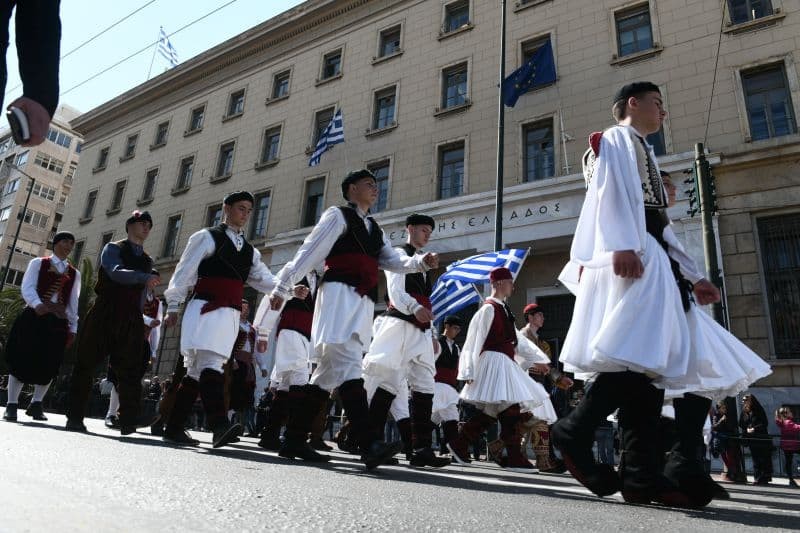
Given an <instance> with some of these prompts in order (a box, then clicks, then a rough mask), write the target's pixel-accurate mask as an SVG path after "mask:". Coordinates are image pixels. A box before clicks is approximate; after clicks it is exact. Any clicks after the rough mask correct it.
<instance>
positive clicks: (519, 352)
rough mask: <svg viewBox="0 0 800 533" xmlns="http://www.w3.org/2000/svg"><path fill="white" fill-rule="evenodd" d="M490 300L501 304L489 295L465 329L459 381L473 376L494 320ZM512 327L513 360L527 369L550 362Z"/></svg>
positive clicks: (500, 302)
mask: <svg viewBox="0 0 800 533" xmlns="http://www.w3.org/2000/svg"><path fill="white" fill-rule="evenodd" d="M490 301H493V302H495V303H498V304H500V305H503V301H502V300H500V299H498V298H494V297H492V296H490V297H488V298H487V299H486V303H485V304H484V305H482V306H481V308H480V309H478V312H477V313H475V316H473V317H472V320H471V321H470V323H469V329H468V330H467V339H466V340H465V341H464V346H463V348H461V355H460V357H459V359H458V379H459V380H461V381H469V380H471V379H473V378H474V377H475V369H476V368H477V366H478V358H479V357H480V355H481V353H482V352H483V345H484V344H485V343H486V337H488V336H489V330H490V329H491V328H492V321H494V306H493V305H490V304H489V302H490ZM514 329H515V331H516V334H517V347H516V350H515V353H514V360H515V361H517V363H518V364H519V365H520V366H521V367H522V368H523V370H527V369H528V368H530V367H531V366H533V365H534V364H536V363H544V364H550V358H549V357H547V355H546V354H545V353H544V352H543V351H542V350H540V349H539V347H538V346H536V345H535V344H533V343H532V342H531V341H530V340H528V338H527V337H525V336H524V335H523V334H522V333H520V332H519V330H517V329H516V328H514Z"/></svg>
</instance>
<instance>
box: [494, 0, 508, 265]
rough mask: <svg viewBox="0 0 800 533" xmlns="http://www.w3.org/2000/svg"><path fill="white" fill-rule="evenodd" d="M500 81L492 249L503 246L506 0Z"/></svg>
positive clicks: (501, 43)
mask: <svg viewBox="0 0 800 533" xmlns="http://www.w3.org/2000/svg"><path fill="white" fill-rule="evenodd" d="M500 9H501V14H500V82H499V84H498V86H497V182H496V184H495V206H494V250H495V251H499V250H501V249H502V248H503V155H504V154H503V152H504V143H503V140H504V138H505V123H506V109H505V103H504V102H503V80H504V79H506V0H500Z"/></svg>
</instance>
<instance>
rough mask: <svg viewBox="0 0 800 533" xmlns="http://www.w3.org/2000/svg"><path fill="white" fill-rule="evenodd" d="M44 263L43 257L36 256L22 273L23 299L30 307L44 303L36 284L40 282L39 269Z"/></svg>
mask: <svg viewBox="0 0 800 533" xmlns="http://www.w3.org/2000/svg"><path fill="white" fill-rule="evenodd" d="M41 265H42V258H41V257H34V258H33V259H31V260H30V262H29V263H28V268H26V269H25V274H23V275H22V287H21V289H20V292H22V299H23V300H25V303H26V304H28V306H29V307H36V306H37V305H39V304H41V303H42V300H41V299H40V298H39V293H38V292H36V285H37V284H38V283H39V269H40V268H41Z"/></svg>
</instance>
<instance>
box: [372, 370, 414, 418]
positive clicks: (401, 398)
mask: <svg viewBox="0 0 800 533" xmlns="http://www.w3.org/2000/svg"><path fill="white" fill-rule="evenodd" d="M379 384H380V380H379V379H378V378H375V377H372V376H367V375H365V376H364V388H365V389H366V391H367V401H369V402H371V401H372V397H373V396H374V395H375V391H376V390H378V385H379ZM398 389H399V390H398V391H397V392H392V394H394V395H395V396H394V400H392V405H391V407H389V414H390V415H392V418H393V419H394V421H395V422H398V421H400V420H404V419H406V418H410V417H411V412H410V411H409V408H408V382H404V385H401V386H399V387H398ZM386 390H387V391H388V389H386ZM389 392H391V391H389Z"/></svg>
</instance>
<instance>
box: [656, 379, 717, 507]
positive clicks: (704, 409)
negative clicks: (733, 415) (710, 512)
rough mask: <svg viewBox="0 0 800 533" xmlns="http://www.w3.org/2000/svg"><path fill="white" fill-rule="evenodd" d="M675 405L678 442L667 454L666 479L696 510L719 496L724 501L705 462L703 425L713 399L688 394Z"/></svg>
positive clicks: (677, 399)
mask: <svg viewBox="0 0 800 533" xmlns="http://www.w3.org/2000/svg"><path fill="white" fill-rule="evenodd" d="M673 405H674V406H675V433H676V437H677V439H676V441H675V442H673V444H672V447H671V448H670V450H669V453H668V455H667V462H666V465H665V466H664V476H665V477H666V478H667V479H668V480H669V481H670V482H671V483H673V484H674V485H675V486H677V487H678V488H679V489H680V490H681V492H683V493H684V494H686V496H688V498H689V501H690V504H691V506H692V507H694V508H698V507H705V506H706V505H708V504H709V503H711V500H712V498H713V497H714V496H715V494H716V493H719V494H720V497H721V498H723V499H724V496H723V495H722V493H721V492H719V489H718V485H717V483H716V482H715V481H714V480H712V479H711V477H710V476H709V475H708V474H707V473H706V471H705V469H704V468H703V463H702V457H703V452H704V443H703V425H704V424H705V421H706V416H708V411H709V409H710V408H711V400H709V399H706V398H702V397H700V396H697V395H694V394H686V395H684V397H683V398H675V400H673ZM719 488H721V487H719ZM722 490H724V489H722ZM728 497H730V496H728Z"/></svg>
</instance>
